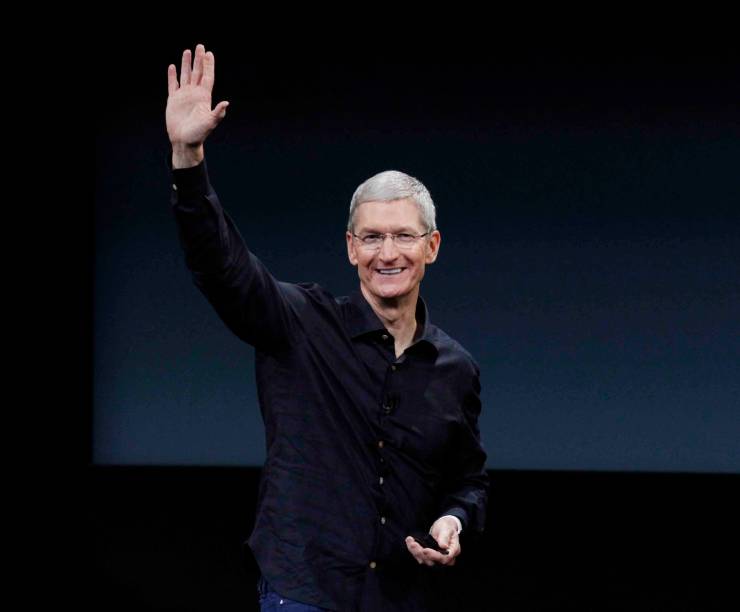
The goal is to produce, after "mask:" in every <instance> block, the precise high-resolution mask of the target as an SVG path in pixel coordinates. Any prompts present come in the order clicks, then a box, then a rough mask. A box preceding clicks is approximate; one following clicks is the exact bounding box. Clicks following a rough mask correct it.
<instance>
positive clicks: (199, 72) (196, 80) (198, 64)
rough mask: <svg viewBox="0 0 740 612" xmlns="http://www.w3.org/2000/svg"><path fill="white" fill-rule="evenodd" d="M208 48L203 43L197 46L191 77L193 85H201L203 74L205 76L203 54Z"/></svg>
mask: <svg viewBox="0 0 740 612" xmlns="http://www.w3.org/2000/svg"><path fill="white" fill-rule="evenodd" d="M205 53H206V48H205V47H204V46H203V45H197V46H196V47H195V61H194V62H193V74H192V76H191V77H190V84H191V85H200V79H201V76H203V56H204V55H205Z"/></svg>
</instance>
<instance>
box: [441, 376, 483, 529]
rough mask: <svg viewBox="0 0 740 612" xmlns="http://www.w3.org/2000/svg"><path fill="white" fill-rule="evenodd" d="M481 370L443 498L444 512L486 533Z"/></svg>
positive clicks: (468, 397)
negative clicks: (481, 422)
mask: <svg viewBox="0 0 740 612" xmlns="http://www.w3.org/2000/svg"><path fill="white" fill-rule="evenodd" d="M480 390H481V387H480V370H479V368H478V366H477V365H475V373H474V376H473V380H472V383H471V385H470V388H469V390H468V392H467V394H466V397H465V402H464V404H463V414H464V419H463V425H462V427H461V432H460V433H461V435H460V440H459V442H460V446H459V449H458V452H457V453H456V456H455V457H454V458H453V461H452V466H453V467H452V470H451V476H450V483H451V488H450V492H449V493H448V494H447V495H446V497H445V498H444V500H443V502H442V506H441V508H442V509H441V512H440V513H439V515H440V516H444V515H452V516H455V517H457V518H458V519H460V522H461V523H462V529H466V530H468V531H472V532H476V533H478V534H480V533H482V532H483V530H484V529H485V525H486V506H487V503H488V486H489V478H488V473H487V472H486V452H485V450H484V449H483V445H482V444H481V440H480V430H479V428H478V417H479V415H480V411H481V401H480Z"/></svg>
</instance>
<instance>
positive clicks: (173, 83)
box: [167, 64, 178, 96]
mask: <svg viewBox="0 0 740 612" xmlns="http://www.w3.org/2000/svg"><path fill="white" fill-rule="evenodd" d="M177 87H178V85H177V68H175V65H174V64H170V65H169V66H167V95H168V96H171V95H172V94H173V93H175V92H176V91H177Z"/></svg>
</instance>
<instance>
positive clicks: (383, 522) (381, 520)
mask: <svg viewBox="0 0 740 612" xmlns="http://www.w3.org/2000/svg"><path fill="white" fill-rule="evenodd" d="M380 524H381V525H385V517H384V516H381V517H380Z"/></svg>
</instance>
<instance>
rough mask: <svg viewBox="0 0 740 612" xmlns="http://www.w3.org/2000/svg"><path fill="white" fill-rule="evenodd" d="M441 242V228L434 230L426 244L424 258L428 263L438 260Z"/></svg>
mask: <svg viewBox="0 0 740 612" xmlns="http://www.w3.org/2000/svg"><path fill="white" fill-rule="evenodd" d="M441 243H442V234H440V233H439V230H434V231H433V232H432V233H431V235H430V236H429V240H427V244H426V257H425V259H424V260H425V262H426V263H428V264H430V263H434V262H435V261H436V259H437V255H438V254H439V245H440V244H441Z"/></svg>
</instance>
